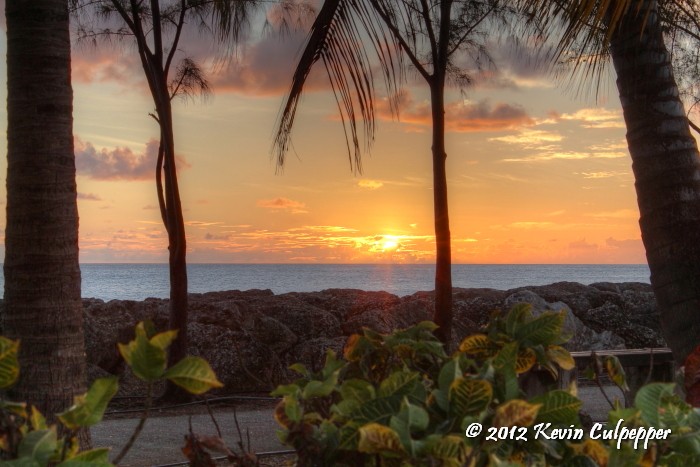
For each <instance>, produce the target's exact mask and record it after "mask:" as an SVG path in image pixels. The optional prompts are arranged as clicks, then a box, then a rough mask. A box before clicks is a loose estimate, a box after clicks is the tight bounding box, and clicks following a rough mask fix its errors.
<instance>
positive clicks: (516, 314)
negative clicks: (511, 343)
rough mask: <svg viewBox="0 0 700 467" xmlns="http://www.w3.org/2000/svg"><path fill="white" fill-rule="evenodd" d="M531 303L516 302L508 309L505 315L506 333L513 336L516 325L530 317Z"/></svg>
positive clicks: (528, 319)
mask: <svg viewBox="0 0 700 467" xmlns="http://www.w3.org/2000/svg"><path fill="white" fill-rule="evenodd" d="M531 309H532V305H530V304H529V303H516V304H515V305H513V306H512V307H511V309H510V311H508V316H506V333H508V335H510V336H514V335H515V332H516V331H517V329H518V327H519V326H521V325H522V324H524V323H526V322H528V321H530V320H531V319H532V311H531Z"/></svg>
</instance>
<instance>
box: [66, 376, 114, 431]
mask: <svg viewBox="0 0 700 467" xmlns="http://www.w3.org/2000/svg"><path fill="white" fill-rule="evenodd" d="M118 389H119V383H118V379H117V377H116V376H110V377H108V378H99V379H96V380H95V381H94V382H93V383H92V385H91V386H90V389H89V390H88V392H87V393H86V394H83V395H80V396H76V397H75V400H74V402H73V406H72V407H70V408H69V409H68V410H66V411H65V412H63V413H60V414H58V418H59V420H61V422H63V424H64V425H65V426H66V427H68V428H69V429H71V430H75V429H78V428H80V427H88V426H92V425H94V424H96V423H98V422H99V421H101V420H102V416H103V415H104V412H105V410H106V409H107V405H109V402H110V401H111V400H112V397H114V395H115V394H116V393H117V390H118Z"/></svg>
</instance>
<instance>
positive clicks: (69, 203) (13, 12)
mask: <svg viewBox="0 0 700 467" xmlns="http://www.w3.org/2000/svg"><path fill="white" fill-rule="evenodd" d="M6 18H7V38H8V40H7V74H8V79H7V89H8V93H7V95H8V98H7V114H8V126H7V139H8V151H7V159H8V169H7V227H6V230H5V264H4V271H5V311H4V314H3V321H4V330H3V332H4V333H5V334H6V335H7V336H8V337H11V338H13V339H20V340H21V347H20V365H21V375H20V380H19V384H18V385H17V386H16V397H17V398H19V399H22V400H26V401H27V402H29V403H30V404H33V405H36V406H38V407H39V408H40V410H41V411H42V412H43V413H45V414H47V415H49V416H52V414H54V413H55V412H58V411H61V410H64V409H65V408H66V407H67V406H68V405H70V404H71V403H72V401H73V397H74V396H75V395H77V394H80V393H83V392H84V390H85V351H84V343H83V315H82V304H81V298H80V268H79V265H78V209H77V202H76V183H75V156H74V152H73V117H72V112H73V92H72V88H71V79H70V37H69V22H68V6H67V2H66V1H65V0H32V1H26V0H7V4H6Z"/></svg>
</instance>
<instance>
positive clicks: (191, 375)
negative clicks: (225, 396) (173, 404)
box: [163, 356, 224, 394]
mask: <svg viewBox="0 0 700 467" xmlns="http://www.w3.org/2000/svg"><path fill="white" fill-rule="evenodd" d="M163 376H164V377H165V378H167V379H169V380H170V381H172V382H173V383H175V384H177V385H178V386H180V387H181V388H183V389H184V390H185V391H187V392H189V393H191V394H202V393H205V392H207V391H208V390H210V389H212V388H221V387H223V386H224V385H223V384H222V383H221V381H219V380H218V379H217V378H216V374H215V373H214V370H212V369H211V366H209V363H208V362H207V361H206V360H204V359H203V358H200V357H193V356H188V357H185V358H183V359H182V360H180V361H179V362H177V363H176V364H175V365H173V366H172V367H171V368H168V371H166V372H165V374H164V375H163Z"/></svg>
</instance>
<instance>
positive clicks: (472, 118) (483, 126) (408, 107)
mask: <svg viewBox="0 0 700 467" xmlns="http://www.w3.org/2000/svg"><path fill="white" fill-rule="evenodd" d="M377 107H378V115H379V117H380V118H383V119H385V120H391V119H393V118H394V115H393V114H392V113H391V109H390V106H389V102H388V100H387V99H385V100H383V101H382V102H380V103H379V104H378V106H377ZM399 121H400V122H401V123H404V124H409V125H415V126H431V125H432V112H431V107H430V102H428V101H421V102H416V101H414V99H413V97H412V95H411V93H410V92H408V91H403V92H402V93H401V95H400V96H399ZM445 122H446V125H447V130H448V131H453V132H458V133H472V132H487V131H503V130H509V129H514V128H519V127H523V126H530V125H534V124H535V120H534V119H533V118H532V117H530V116H529V115H528V114H527V112H526V111H525V109H524V108H523V107H520V106H519V105H512V104H507V103H503V102H498V103H496V104H491V102H489V101H488V100H487V99H482V100H480V101H478V102H472V101H459V102H451V103H448V104H446V105H445Z"/></svg>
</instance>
